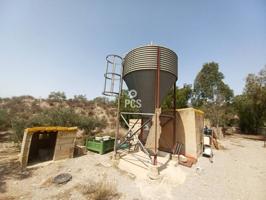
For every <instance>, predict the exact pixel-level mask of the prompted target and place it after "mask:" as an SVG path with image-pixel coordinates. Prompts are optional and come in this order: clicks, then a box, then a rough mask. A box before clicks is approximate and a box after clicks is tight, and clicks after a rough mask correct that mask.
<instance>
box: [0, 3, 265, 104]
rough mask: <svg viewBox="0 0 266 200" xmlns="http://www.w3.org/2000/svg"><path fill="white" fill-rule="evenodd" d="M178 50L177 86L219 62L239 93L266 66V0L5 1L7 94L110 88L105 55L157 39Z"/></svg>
mask: <svg viewBox="0 0 266 200" xmlns="http://www.w3.org/2000/svg"><path fill="white" fill-rule="evenodd" d="M151 41H152V42H153V43H155V44H159V45H163V46H167V47H169V48H171V49H173V50H174V51H175V52H176V53H177V54H178V56H179V73H178V75H179V80H178V85H179V86H182V85H183V84H184V83H193V81H194V78H195V76H196V74H197V73H198V72H199V70H200V69H201V67H202V64H203V63H205V62H210V61H216V62H218V63H219V64H220V71H221V72H223V73H224V75H225V82H226V83H227V84H229V86H230V87H231V88H232V89H233V90H234V92H235V94H240V93H241V92H242V90H243V86H244V83H245V77H246V76H247V74H248V73H257V72H258V71H259V70H260V69H262V68H263V66H264V65H266V1H265V0H252V1H251V0H245V1H243V0H223V1H218V0H217V1H215V0H201V1H197V0H194V1H191V0H187V1H178V0H172V1H171V0H168V1H167V0H164V1H162V0H161V1H159V0H157V1H156V0H149V1H148V0H146V1H145V0H134V1H132V0H131V1H130V0H112V1H111V0H105V1H101V0H94V1H92V0H91V1H90V0H87V1H82V0H79V1H73V0H72V1H68V0H32V1H29V0H23V1H19V0H17V1H15V0H14V1H10V0H6V1H5V0H0V74H1V76H0V97H7V96H8V97H10V96H18V95H26V94H28V95H32V96H35V97H40V96H41V97H47V96H48V94H49V93H50V92H51V91H65V93H66V95H67V96H68V97H72V96H73V95H74V94H85V95H86V96H87V97H88V98H89V99H92V98H94V97H96V96H100V95H101V93H102V90H103V83H104V78H103V74H104V71H105V66H106V63H105V56H106V55H107V54H110V53H115V54H118V55H124V54H125V53H126V52H128V51H129V50H130V49H132V48H135V47H138V46H140V45H145V44H148V43H150V42H151Z"/></svg>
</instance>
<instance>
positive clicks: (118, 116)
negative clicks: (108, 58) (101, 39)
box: [114, 62, 124, 158]
mask: <svg viewBox="0 0 266 200" xmlns="http://www.w3.org/2000/svg"><path fill="white" fill-rule="evenodd" d="M123 68H124V66H123V62H122V66H121V75H122V74H123ZM122 88H123V79H122V76H120V85H119V94H118V99H117V116H116V132H115V145H114V156H115V158H116V154H117V148H116V146H117V137H118V134H119V125H120V123H119V120H120V99H121V93H122Z"/></svg>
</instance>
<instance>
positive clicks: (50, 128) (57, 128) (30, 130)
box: [25, 126, 78, 133]
mask: <svg viewBox="0 0 266 200" xmlns="http://www.w3.org/2000/svg"><path fill="white" fill-rule="evenodd" d="M77 130H78V127H62V126H45V127H33V128H27V129H25V132H26V133H35V132H56V131H64V132H73V131H77Z"/></svg>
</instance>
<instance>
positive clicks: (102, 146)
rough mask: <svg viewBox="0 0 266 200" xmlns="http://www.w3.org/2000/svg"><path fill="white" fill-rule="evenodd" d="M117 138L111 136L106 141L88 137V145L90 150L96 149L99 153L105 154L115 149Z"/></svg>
mask: <svg viewBox="0 0 266 200" xmlns="http://www.w3.org/2000/svg"><path fill="white" fill-rule="evenodd" d="M114 143H115V139H113V138H111V139H109V140H106V141H103V140H101V141H98V140H95V139H87V141H86V147H87V149H88V150H90V151H96V152H98V153H99V154H104V153H107V152H109V151H112V150H113V149H114Z"/></svg>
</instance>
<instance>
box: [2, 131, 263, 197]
mask: <svg viewBox="0 0 266 200" xmlns="http://www.w3.org/2000/svg"><path fill="white" fill-rule="evenodd" d="M221 144H222V145H223V147H224V149H223V150H219V151H218V150H215V151H214V162H213V163H210V161H209V159H207V158H204V157H201V158H200V159H199V161H198V163H197V164H196V165H194V166H193V167H192V168H186V167H183V166H179V165H177V166H176V162H174V161H168V159H167V156H166V157H164V158H162V159H161V160H159V162H161V163H162V165H161V166H162V167H161V175H160V177H161V178H160V179H159V180H150V179H149V178H148V177H147V173H146V171H147V170H146V169H145V168H143V167H142V166H136V162H135V161H134V160H130V159H131V158H130V157H123V158H122V159H121V160H120V162H119V163H118V166H114V165H113V163H112V161H111V159H110V156H111V155H112V154H111V153H109V154H106V155H103V156H101V155H98V154H95V153H91V152H89V153H88V154H87V155H85V156H81V157H78V158H73V159H68V160H62V161H57V162H50V163H49V162H48V163H43V164H41V165H39V166H34V167H30V168H29V169H27V170H26V171H24V172H21V171H20V168H19V164H18V162H17V157H18V151H17V150H16V148H15V147H14V146H13V145H12V144H9V143H4V142H3V143H1V149H0V199H86V198H85V196H83V195H82V193H80V191H79V190H78V187H80V186H82V185H85V184H87V183H90V182H95V181H96V182H97V181H108V182H110V183H111V184H114V185H116V188H117V191H118V193H119V199H132V200H133V199H185V200H186V199H204V200H206V199H207V200H208V199H210V200H213V199H218V200H219V199H223V200H231V199H232V200H235V199H241V200H242V199H243V200H248V199H250V200H253V199H256V200H265V199H266V190H265V186H266V148H264V147H263V142H262V141H260V140H257V139H256V138H252V137H251V138H247V137H246V138H243V137H241V136H240V135H233V136H227V137H226V138H225V139H223V140H222V141H221ZM129 161H131V163H133V164H130V162H129ZM63 172H67V173H70V174H71V175H72V176H73V178H72V180H71V181H70V182H68V183H66V184H64V185H60V186H58V185H55V184H54V183H52V181H51V180H52V178H53V177H55V176H56V175H57V174H59V173H63Z"/></svg>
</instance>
